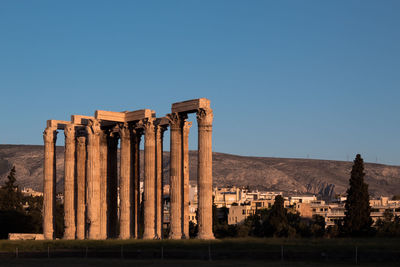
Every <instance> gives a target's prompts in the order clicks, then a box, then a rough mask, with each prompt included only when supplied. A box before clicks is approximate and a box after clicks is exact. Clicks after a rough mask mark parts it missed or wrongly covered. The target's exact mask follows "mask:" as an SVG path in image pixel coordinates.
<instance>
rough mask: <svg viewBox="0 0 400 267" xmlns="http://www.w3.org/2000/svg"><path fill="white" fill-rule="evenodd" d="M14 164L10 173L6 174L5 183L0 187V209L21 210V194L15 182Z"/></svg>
mask: <svg viewBox="0 0 400 267" xmlns="http://www.w3.org/2000/svg"><path fill="white" fill-rule="evenodd" d="M15 173H16V171H15V166H14V167H12V169H11V171H10V174H9V175H8V176H7V181H6V183H5V185H3V186H2V187H1V193H0V209H1V210H16V211H22V194H21V192H20V191H19V188H18V186H17V185H16V184H15V183H16V181H17V179H16V178H15Z"/></svg>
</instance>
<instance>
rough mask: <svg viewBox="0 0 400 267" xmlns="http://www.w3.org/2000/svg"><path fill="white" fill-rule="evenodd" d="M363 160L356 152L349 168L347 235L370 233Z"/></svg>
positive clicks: (370, 223)
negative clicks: (352, 163)
mask: <svg viewBox="0 0 400 267" xmlns="http://www.w3.org/2000/svg"><path fill="white" fill-rule="evenodd" d="M364 177H365V173H364V161H363V159H362V158H361V155H360V154H357V156H356V158H355V160H354V165H353V168H352V170H351V176H350V180H349V183H350V187H349V189H347V199H346V205H345V218H344V225H343V226H344V231H345V233H344V234H345V235H349V236H366V235H369V234H370V233H371V230H372V228H371V225H372V219H371V216H370V215H371V206H370V204H369V194H368V185H367V184H366V183H365V182H364Z"/></svg>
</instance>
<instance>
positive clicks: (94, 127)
mask: <svg viewBox="0 0 400 267" xmlns="http://www.w3.org/2000/svg"><path fill="white" fill-rule="evenodd" d="M86 131H87V133H88V134H89V135H100V132H101V129H100V122H99V121H98V120H92V119H90V120H89V122H88V125H87V126H86Z"/></svg>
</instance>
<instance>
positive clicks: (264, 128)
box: [0, 1, 400, 165]
mask: <svg viewBox="0 0 400 267" xmlns="http://www.w3.org/2000/svg"><path fill="white" fill-rule="evenodd" d="M399 11H400V2H399V1H332V2H326V1H279V2H278V1H246V2H245V1H145V2H136V1H118V2H110V1H68V2H54V1H2V2H1V3H0V36H1V38H0V92H1V105H0V112H1V114H2V115H1V118H0V123H1V125H2V128H1V129H2V132H1V134H0V143H1V144H42V132H43V129H44V127H45V122H46V120H47V119H60V120H68V119H69V116H70V115H71V114H82V115H93V112H94V111H95V110H96V109H103V110H113V111H123V110H136V109H142V108H150V109H154V110H155V111H156V112H157V115H158V116H164V115H165V114H166V113H169V112H170V107H171V104H172V103H173V102H179V101H183V100H188V99H192V98H199V97H206V98H209V99H210V100H211V105H212V107H213V109H214V127H213V130H214V135H213V150H214V151H216V152H224V153H232V154H239V155H251V156H274V157H293V158H297V157H299V158H306V157H307V156H308V157H310V158H319V159H337V160H346V159H347V158H348V159H349V160H352V159H354V157H355V155H356V154H357V153H360V154H361V155H362V156H363V158H364V159H365V160H366V161H368V162H375V161H376V159H378V162H379V163H387V164H394V165H400V118H399V114H400V106H399V104H398V102H399V99H400V90H399V85H400V75H399V74H400V51H399V47H400V31H399V28H400V16H399V15H398V14H399ZM190 118H191V119H192V120H194V121H195V118H194V117H193V116H191V117H190ZM195 124H196V123H194V125H195ZM196 131H197V129H196V127H192V129H191V135H190V149H196V147H197V139H196V136H197V134H196ZM59 136H60V137H61V136H62V134H59ZM61 139H62V138H59V140H61ZM164 143H165V144H166V147H165V148H166V149H167V150H168V149H169V135H166V137H165V139H164ZM58 144H59V145H62V141H58Z"/></svg>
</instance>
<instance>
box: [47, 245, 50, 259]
mask: <svg viewBox="0 0 400 267" xmlns="http://www.w3.org/2000/svg"><path fill="white" fill-rule="evenodd" d="M47 258H50V246H47Z"/></svg>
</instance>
